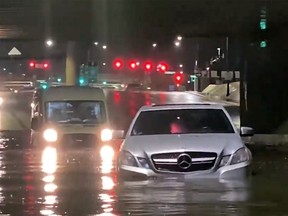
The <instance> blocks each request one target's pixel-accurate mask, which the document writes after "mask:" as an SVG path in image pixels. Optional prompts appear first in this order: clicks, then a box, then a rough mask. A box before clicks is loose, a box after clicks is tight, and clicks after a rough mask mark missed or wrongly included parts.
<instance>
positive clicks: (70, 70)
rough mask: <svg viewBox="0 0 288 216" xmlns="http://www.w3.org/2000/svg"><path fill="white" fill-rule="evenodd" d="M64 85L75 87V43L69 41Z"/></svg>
mask: <svg viewBox="0 0 288 216" xmlns="http://www.w3.org/2000/svg"><path fill="white" fill-rule="evenodd" d="M66 52H67V54H66V72H65V74H66V84H67V85H76V80H77V63H76V62H77V61H76V42H74V41H69V42H68V44H67V50H66Z"/></svg>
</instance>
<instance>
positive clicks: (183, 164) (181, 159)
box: [177, 153, 192, 169]
mask: <svg viewBox="0 0 288 216" xmlns="http://www.w3.org/2000/svg"><path fill="white" fill-rule="evenodd" d="M177 164H178V166H179V167H180V168H182V169H188V168H189V167H190V166H191V165H192V158H191V157H190V156H189V155H188V154H185V153H184V154H180V155H179V156H178V158H177Z"/></svg>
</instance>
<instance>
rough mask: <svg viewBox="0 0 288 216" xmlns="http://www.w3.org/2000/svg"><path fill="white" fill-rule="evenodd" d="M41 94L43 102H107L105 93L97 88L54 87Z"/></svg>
mask: <svg viewBox="0 0 288 216" xmlns="http://www.w3.org/2000/svg"><path fill="white" fill-rule="evenodd" d="M40 92H41V94H42V100H43V101H57V100H58V101H61V100H105V94H104V91H103V90H102V89H101V88H95V87H86V86H85V87H80V86H54V87H49V88H47V89H45V90H43V89H42V90H40Z"/></svg>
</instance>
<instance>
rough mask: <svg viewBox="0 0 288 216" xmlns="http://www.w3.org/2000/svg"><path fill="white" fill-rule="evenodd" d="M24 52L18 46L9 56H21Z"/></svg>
mask: <svg viewBox="0 0 288 216" xmlns="http://www.w3.org/2000/svg"><path fill="white" fill-rule="evenodd" d="M21 54H22V53H21V52H20V51H19V50H18V49H17V48H16V47H13V48H12V49H11V50H10V52H9V53H8V55H9V56H20V55H21Z"/></svg>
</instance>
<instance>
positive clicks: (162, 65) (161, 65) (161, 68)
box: [157, 63, 168, 73]
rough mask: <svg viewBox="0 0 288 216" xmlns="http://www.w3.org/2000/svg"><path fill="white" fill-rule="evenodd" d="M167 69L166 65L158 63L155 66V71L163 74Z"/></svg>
mask: <svg viewBox="0 0 288 216" xmlns="http://www.w3.org/2000/svg"><path fill="white" fill-rule="evenodd" d="M167 69H168V65H167V64H166V63H160V64H158V66H157V71H159V72H162V73H165V72H166V71H167Z"/></svg>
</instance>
